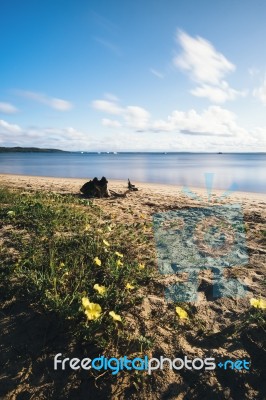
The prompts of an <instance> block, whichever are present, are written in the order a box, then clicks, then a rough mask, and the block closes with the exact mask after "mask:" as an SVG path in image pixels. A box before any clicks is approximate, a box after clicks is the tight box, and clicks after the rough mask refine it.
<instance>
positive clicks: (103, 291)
mask: <svg viewBox="0 0 266 400" xmlns="http://www.w3.org/2000/svg"><path fill="white" fill-rule="evenodd" d="M93 289H95V290H97V292H98V293H99V294H104V293H105V292H106V287H105V286H101V285H99V284H98V283H95V285H94V286H93Z"/></svg>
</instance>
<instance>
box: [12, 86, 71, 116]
mask: <svg viewBox="0 0 266 400" xmlns="http://www.w3.org/2000/svg"><path fill="white" fill-rule="evenodd" d="M16 93H17V94H18V95H20V96H22V97H25V98H26V99H31V100H34V101H37V102H38V103H42V104H45V105H47V106H48V107H51V108H53V109H54V110H58V111H69V110H71V109H72V108H73V104H72V103H70V102H69V101H67V100H63V99H58V98H56V97H48V96H46V95H45V94H42V93H37V92H30V91H25V90H18V91H16Z"/></svg>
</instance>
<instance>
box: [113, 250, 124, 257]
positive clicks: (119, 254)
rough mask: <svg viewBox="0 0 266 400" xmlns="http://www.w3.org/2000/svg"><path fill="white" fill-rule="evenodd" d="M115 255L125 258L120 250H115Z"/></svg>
mask: <svg viewBox="0 0 266 400" xmlns="http://www.w3.org/2000/svg"><path fill="white" fill-rule="evenodd" d="M115 255H116V256H117V257H120V258H123V257H124V256H123V254H121V253H119V252H118V251H116V252H115Z"/></svg>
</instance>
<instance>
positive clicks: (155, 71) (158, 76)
mask: <svg viewBox="0 0 266 400" xmlns="http://www.w3.org/2000/svg"><path fill="white" fill-rule="evenodd" d="M150 72H151V73H152V74H153V75H154V76H156V77H157V78H159V79H163V78H164V74H162V73H161V72H159V71H157V69H154V68H150Z"/></svg>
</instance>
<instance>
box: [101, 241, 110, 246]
mask: <svg viewBox="0 0 266 400" xmlns="http://www.w3.org/2000/svg"><path fill="white" fill-rule="evenodd" d="M103 244H104V245H105V246H107V247H109V246H110V243H109V242H107V240H105V239H103Z"/></svg>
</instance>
